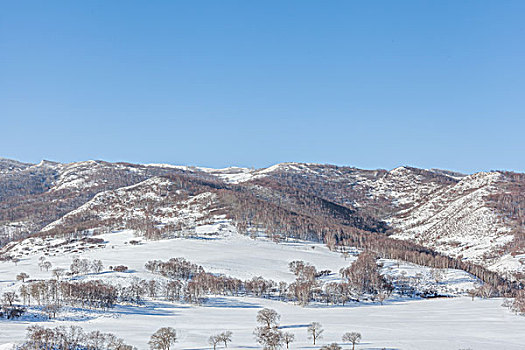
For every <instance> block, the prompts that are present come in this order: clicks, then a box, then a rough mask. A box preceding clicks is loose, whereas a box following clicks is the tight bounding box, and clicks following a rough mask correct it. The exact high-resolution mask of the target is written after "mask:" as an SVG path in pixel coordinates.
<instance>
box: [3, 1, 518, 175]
mask: <svg viewBox="0 0 525 350" xmlns="http://www.w3.org/2000/svg"><path fill="white" fill-rule="evenodd" d="M0 6H1V11H0V121H1V123H0V156H3V157H8V158H16V159H20V160H24V161H31V162H38V161H39V160H40V159H50V160H57V161H64V162H69V161H76V160H86V159H104V160H109V161H130V162H165V163H173V164H191V165H203V166H212V167H224V166H228V165H239V166H248V167H263V166H268V165H271V164H274V163H278V162H283V161H304V162H319V163H334V164H339V165H352V166H357V167H364V168H394V167H396V166H399V165H412V166H418V167H424V168H431V167H439V168H447V169H453V170H459V171H463V172H474V171H479V170H490V169H511V170H516V171H525V136H524V131H525V21H524V20H523V18H524V16H525V1H458V0H454V1H402V0H401V1H361V2H357V1H305V0H302V1H228V0H226V1H184V2H182V1H63V2H60V1H35V2H31V1H13V2H10V3H8V2H7V1H6V2H2V3H1V5H0Z"/></svg>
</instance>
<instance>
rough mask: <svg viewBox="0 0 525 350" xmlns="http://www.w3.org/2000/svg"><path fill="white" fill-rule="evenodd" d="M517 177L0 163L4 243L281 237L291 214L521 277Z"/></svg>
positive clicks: (327, 168)
mask: <svg viewBox="0 0 525 350" xmlns="http://www.w3.org/2000/svg"><path fill="white" fill-rule="evenodd" d="M519 175H522V174H512V173H505V172H482V173H477V174H472V175H463V174H458V173H453V172H448V171H445V170H436V169H430V170H424V169H416V168H411V167H399V168H396V169H393V170H390V171H387V170H382V169H379V170H363V169H357V168H352V167H338V166H333V165H323V164H307V163H282V164H277V165H274V166H271V167H269V168H263V169H248V168H238V167H230V168H225V169H210V168H202V167H187V166H174V165H169V164H147V165H141V164H129V163H108V162H103V161H85V162H78V163H70V164H61V163H56V162H49V161H42V162H40V163H39V164H26V163H21V162H17V161H13V160H7V159H2V160H1V161H0V238H1V239H2V242H3V244H6V243H7V242H9V241H12V240H17V239H19V238H23V237H27V236H30V235H41V234H50V235H57V234H71V233H75V232H77V233H78V232H88V230H91V231H93V230H95V231H98V232H105V231H104V230H105V229H106V228H109V227H111V228H115V227H117V226H119V227H121V228H134V229H138V228H140V229H141V230H144V231H148V232H153V231H155V232H156V234H180V233H181V232H183V231H184V232H185V231H188V232H189V231H191V229H193V228H195V227H197V226H199V225H202V224H209V223H212V222H213V221H214V220H218V219H223V218H225V217H226V218H230V219H235V220H237V222H238V223H240V222H241V221H242V223H241V224H242V225H241V226H243V225H244V226H246V225H247V227H246V229H247V230H248V231H249V230H254V229H257V228H262V227H264V229H265V230H268V229H270V227H271V231H272V233H273V234H276V235H277V234H279V235H280V236H283V237H286V236H288V235H289V233H287V232H286V231H297V227H296V226H297V225H299V224H298V223H293V222H288V221H287V220H293V219H291V218H290V213H293V214H294V215H296V214H297V215H302V216H304V217H305V218H307V220H313V221H315V223H312V224H311V225H314V226H315V225H318V224H320V222H321V221H323V222H324V223H331V224H332V223H333V224H341V225H345V226H350V227H353V228H355V229H359V230H363V231H365V232H375V233H380V234H383V235H385V236H389V237H391V238H397V239H401V240H406V241H409V242H413V243H417V244H419V245H421V246H424V247H428V248H431V249H433V250H435V251H437V252H439V253H442V254H444V255H446V256H450V257H453V258H459V259H461V260H464V261H467V262H472V263H476V264H480V265H482V266H485V267H487V268H489V269H491V270H493V271H498V272H511V273H515V272H522V271H523V262H524V260H525V254H524V251H523V244H522V240H521V237H522V236H523V231H524V225H523V207H524V201H523V192H522V189H523V188H524V187H523V183H524V182H525V181H523V176H519ZM512 193H514V197H512ZM516 194H517V196H516ZM505 196H511V197H512V198H513V200H512V208H513V210H509V209H508V206H507V207H502V206H501V205H498V203H502V202H505V201H504V200H502V198H506V197H505ZM516 198H518V199H517V200H516ZM520 198H521V200H520ZM245 203H249V206H247V205H245ZM247 207H250V212H247ZM239 208H241V209H242V210H240V209H239ZM263 212H267V213H268V216H272V222H271V224H269V223H268V222H266V223H265V224H264V225H261V224H262V223H261V222H257V220H259V221H261V220H267V221H268V219H267V218H265V219H261V218H256V217H255V216H256V215H259V216H260V213H263ZM254 213H257V214H254ZM270 214H271V215H270ZM247 216H250V217H249V218H248V217H247ZM285 217H286V218H285ZM275 218H280V219H278V220H277V219H275ZM248 226H249V227H248ZM279 231H283V232H279ZM303 231H304V230H303ZM301 232H302V231H301ZM309 234H310V236H312V237H314V236H315V232H310V233H309ZM318 237H321V235H319V236H318ZM321 238H322V237H321Z"/></svg>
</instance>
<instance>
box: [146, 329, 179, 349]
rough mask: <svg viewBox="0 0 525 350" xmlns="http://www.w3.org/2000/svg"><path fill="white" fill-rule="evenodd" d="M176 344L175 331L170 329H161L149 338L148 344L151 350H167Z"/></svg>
mask: <svg viewBox="0 0 525 350" xmlns="http://www.w3.org/2000/svg"><path fill="white" fill-rule="evenodd" d="M176 342H177V331H176V330H175V329H174V328H171V327H162V328H160V329H159V330H157V331H156V332H155V333H153V335H152V336H151V338H150V340H149V342H148V344H149V346H150V349H152V350H169V349H170V346H171V345H174V344H175V343H176Z"/></svg>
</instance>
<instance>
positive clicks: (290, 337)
mask: <svg viewBox="0 0 525 350" xmlns="http://www.w3.org/2000/svg"><path fill="white" fill-rule="evenodd" d="M282 340H283V343H284V344H286V349H289V346H290V344H291V343H293V341H294V340H295V335H294V334H293V333H290V332H284V333H283V336H282Z"/></svg>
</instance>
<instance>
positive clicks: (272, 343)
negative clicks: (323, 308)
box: [253, 308, 361, 350]
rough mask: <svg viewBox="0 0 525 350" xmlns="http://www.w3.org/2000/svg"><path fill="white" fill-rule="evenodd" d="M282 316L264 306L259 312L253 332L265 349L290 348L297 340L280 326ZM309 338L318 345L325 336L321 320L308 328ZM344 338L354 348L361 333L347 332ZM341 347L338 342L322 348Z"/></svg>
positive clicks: (324, 349) (333, 349)
mask: <svg viewBox="0 0 525 350" xmlns="http://www.w3.org/2000/svg"><path fill="white" fill-rule="evenodd" d="M280 319H281V316H280V315H279V314H278V313H277V312H276V311H275V310H272V309H268V308H264V309H262V310H260V311H259V312H258V313H257V317H256V320H257V323H258V324H259V325H258V326H257V327H256V328H255V330H254V331H253V334H254V336H255V339H256V340H257V342H258V343H259V344H261V345H262V346H263V348H264V349H265V350H276V349H279V348H281V347H282V346H283V345H284V346H286V349H289V347H290V344H291V343H293V342H294V341H295V335H294V334H293V333H290V332H284V331H283V330H282V328H281V327H280V326H279V320H280ZM306 332H307V336H308V339H310V340H311V341H312V343H313V345H316V344H317V342H318V341H319V339H322V338H323V333H324V329H323V326H322V325H321V324H320V323H319V322H312V323H310V324H309V325H308V328H307V329H306ZM342 340H343V342H345V343H351V344H352V349H354V348H355V345H356V344H358V343H359V342H360V341H361V334H360V333H358V332H347V333H345V334H343V336H342ZM337 349H339V350H340V349H341V347H340V346H339V345H338V344H337V343H332V344H330V345H325V346H323V347H321V350H337Z"/></svg>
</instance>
